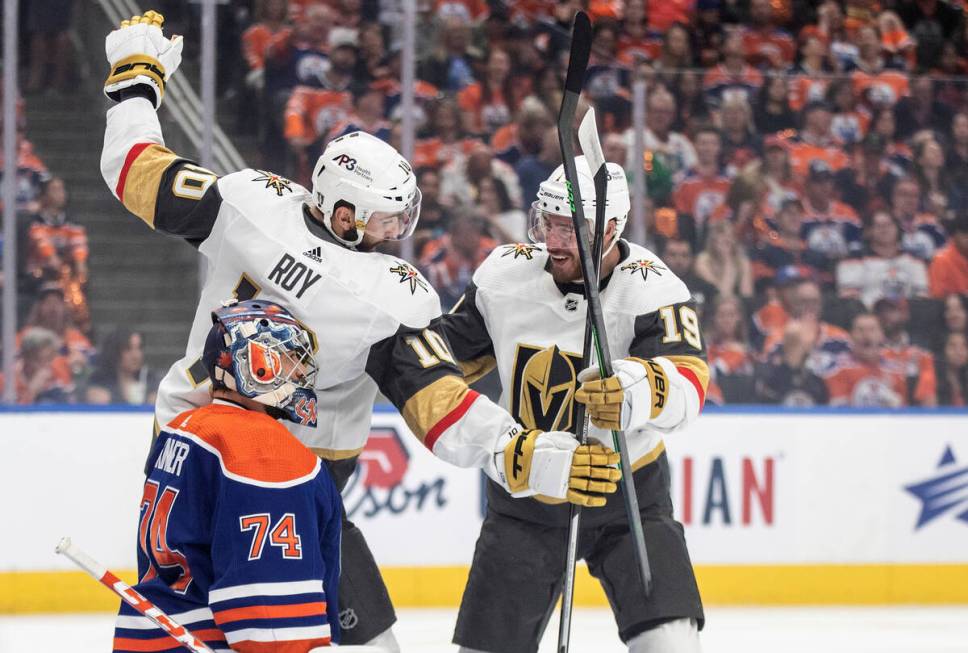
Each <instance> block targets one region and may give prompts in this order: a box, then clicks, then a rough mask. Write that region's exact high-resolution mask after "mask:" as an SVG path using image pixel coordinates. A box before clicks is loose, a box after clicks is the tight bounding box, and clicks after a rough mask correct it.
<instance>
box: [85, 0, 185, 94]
mask: <svg viewBox="0 0 968 653" xmlns="http://www.w3.org/2000/svg"><path fill="white" fill-rule="evenodd" d="M164 22H165V17H164V16H162V15H161V14H159V13H158V12H156V11H146V12H145V14H144V15H143V16H132V17H131V18H130V19H128V20H125V21H122V22H121V27H119V28H118V29H116V30H114V31H113V32H111V33H110V34H108V35H107V38H106V39H105V40H104V51H105V53H106V54H107V57H108V63H109V64H111V74H109V75H108V78H107V80H105V82H104V94H105V95H106V96H108V97H109V98H110V99H112V100H114V101H115V102H118V101H120V100H121V97H120V94H121V90H122V89H125V88H130V87H132V86H137V85H139V84H143V85H145V86H147V87H149V88H151V89H152V90H153V91H154V98H155V102H154V104H155V109H157V108H158V107H160V106H161V100H162V98H163V97H164V95H165V82H166V81H167V80H168V78H169V77H171V76H172V74H173V73H174V72H175V71H176V70H177V69H178V66H179V64H181V53H182V45H183V41H182V37H180V36H173V37H171V38H170V39H169V38H167V37H165V35H164V34H162V32H161V26H162V24H163V23H164Z"/></svg>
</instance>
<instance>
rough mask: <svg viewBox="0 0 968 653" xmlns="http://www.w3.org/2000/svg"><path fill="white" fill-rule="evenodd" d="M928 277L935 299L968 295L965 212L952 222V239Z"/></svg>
mask: <svg viewBox="0 0 968 653" xmlns="http://www.w3.org/2000/svg"><path fill="white" fill-rule="evenodd" d="M928 277H929V279H930V284H931V295H932V296H934V297H944V296H946V295H950V294H953V293H957V294H961V295H968V213H965V212H963V213H961V214H960V215H959V216H958V217H957V218H956V219H955V220H953V221H952V223H951V238H950V240H949V242H948V244H947V245H945V247H944V248H943V249H941V250H940V251H939V252H938V253H937V254H935V256H934V259H933V260H932V261H931V267H930V268H928Z"/></svg>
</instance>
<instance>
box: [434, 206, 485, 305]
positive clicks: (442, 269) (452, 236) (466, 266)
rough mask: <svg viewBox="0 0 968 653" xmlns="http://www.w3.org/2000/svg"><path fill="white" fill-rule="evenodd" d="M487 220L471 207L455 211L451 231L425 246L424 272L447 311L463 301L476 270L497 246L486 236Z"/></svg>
mask: <svg viewBox="0 0 968 653" xmlns="http://www.w3.org/2000/svg"><path fill="white" fill-rule="evenodd" d="M484 225H485V221H484V219H483V218H482V217H481V216H479V215H476V214H475V213H474V212H473V211H472V210H471V209H470V208H468V207H460V208H458V209H455V210H454V212H453V215H452V216H451V221H450V231H449V233H446V234H444V235H443V236H441V237H440V238H437V239H435V240H432V241H430V242H429V243H427V244H426V245H424V248H423V252H421V255H420V269H421V270H422V271H423V273H424V275H425V276H426V277H427V280H428V281H430V283H431V284H432V285H433V287H434V288H435V289H436V290H437V293H438V294H439V295H440V304H441V307H442V308H443V310H445V311H446V310H450V307H451V306H453V305H454V303H455V302H456V301H457V300H458V299H460V296H461V294H462V293H463V292H464V288H466V287H467V284H468V282H469V281H470V280H471V277H472V276H473V274H474V270H476V269H477V268H478V266H480V264H481V263H483V262H484V259H486V258H487V255H488V254H490V253H491V250H492V249H494V248H495V247H497V242H496V241H494V240H493V239H491V238H488V237H487V236H486V235H484Z"/></svg>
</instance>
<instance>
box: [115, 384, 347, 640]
mask: <svg viewBox="0 0 968 653" xmlns="http://www.w3.org/2000/svg"><path fill="white" fill-rule="evenodd" d="M149 464H150V466H151V472H150V473H149V474H148V478H147V479H146V481H145V487H144V495H143V497H142V499H141V509H140V520H139V526H138V583H137V585H135V589H136V590H137V591H138V592H140V593H141V594H143V595H144V596H145V597H146V598H147V599H149V600H150V601H153V602H154V603H155V605H157V606H158V607H159V608H160V609H161V610H162V611H164V612H166V613H167V614H168V615H169V616H171V617H172V618H173V619H175V621H177V622H179V623H180V624H181V625H183V626H185V627H186V628H188V629H189V630H191V631H192V632H193V633H194V634H195V635H196V636H197V637H199V638H200V639H202V640H204V641H205V642H206V643H207V644H208V645H209V646H210V647H211V648H212V649H213V650H215V651H243V652H245V653H257V652H258V653H263V652H269V651H273V652H281V651H285V652H286V653H305V652H307V651H310V650H312V649H313V648H316V647H320V646H327V645H329V644H330V642H331V641H338V636H339V632H338V631H339V618H338V614H339V612H338V607H337V596H336V592H337V588H338V586H339V547H340V520H341V515H342V503H341V499H340V495H339V492H338V491H337V490H336V486H335V485H334V484H333V481H332V479H331V478H330V476H329V474H328V472H327V471H326V467H325V466H321V465H320V459H319V458H318V457H316V456H315V455H313V454H312V453H311V452H310V451H309V450H308V449H307V448H306V447H304V446H303V445H302V444H300V442H299V441H298V440H297V439H296V438H295V437H294V436H293V435H291V434H290V433H289V432H288V431H287V430H286V429H285V428H284V427H283V426H282V425H281V424H280V423H278V422H276V421H275V420H273V419H272V418H271V417H269V416H268V415H265V414H262V413H257V412H253V411H249V410H245V409H243V408H240V407H238V406H236V405H234V404H230V403H228V402H223V401H220V400H216V402H215V403H213V404H211V405H209V406H205V407H204V408H198V409H195V410H190V411H188V412H185V413H182V414H181V415H179V416H178V417H177V418H175V419H174V420H172V421H171V422H170V423H169V424H168V426H167V427H165V428H164V429H163V430H162V432H161V434H160V435H159V437H158V438H157V440H156V441H155V443H154V445H153V448H152V451H151V455H150V457H149ZM180 650H181V648H180V645H179V644H178V643H177V642H176V641H175V640H174V639H172V638H170V637H169V636H167V635H165V634H164V633H163V632H161V631H160V630H159V629H158V628H156V627H155V626H154V625H153V624H152V623H151V622H150V621H149V620H148V619H147V618H146V617H142V616H141V615H139V614H138V613H137V612H135V611H134V610H133V609H132V608H131V607H130V606H129V605H128V604H126V603H122V604H121V610H120V613H119V615H118V620H117V623H116V628H115V635H114V651H115V652H116V653H121V652H122V651H124V652H128V651H154V652H158V651H171V652H172V653H175V652H176V651H180Z"/></svg>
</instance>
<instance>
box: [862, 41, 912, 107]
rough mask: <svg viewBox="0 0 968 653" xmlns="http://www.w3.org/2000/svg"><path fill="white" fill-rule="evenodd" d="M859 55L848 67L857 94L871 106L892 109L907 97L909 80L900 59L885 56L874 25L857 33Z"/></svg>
mask: <svg viewBox="0 0 968 653" xmlns="http://www.w3.org/2000/svg"><path fill="white" fill-rule="evenodd" d="M856 41H857V46H858V49H859V52H860V54H859V55H858V57H857V60H856V61H855V62H854V65H853V67H852V68H851V70H852V72H851V76H850V77H851V80H852V81H853V83H854V89H855V90H856V92H857V95H859V96H860V97H862V98H864V99H865V100H866V101H867V102H868V103H869V104H871V105H874V106H889V107H893V106H894V105H895V104H897V102H898V100H900V99H901V98H902V97H904V96H906V95H907V94H908V77H907V74H905V73H904V65H903V63H902V62H903V59H901V58H895V57H885V56H884V49H883V45H882V43H881V38H880V34H879V32H878V30H877V27H876V26H875V25H873V24H868V25H865V26H864V27H861V28H860V29H859V30H858V31H857V37H856Z"/></svg>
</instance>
